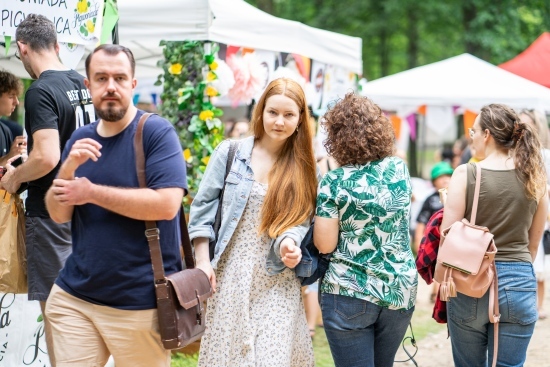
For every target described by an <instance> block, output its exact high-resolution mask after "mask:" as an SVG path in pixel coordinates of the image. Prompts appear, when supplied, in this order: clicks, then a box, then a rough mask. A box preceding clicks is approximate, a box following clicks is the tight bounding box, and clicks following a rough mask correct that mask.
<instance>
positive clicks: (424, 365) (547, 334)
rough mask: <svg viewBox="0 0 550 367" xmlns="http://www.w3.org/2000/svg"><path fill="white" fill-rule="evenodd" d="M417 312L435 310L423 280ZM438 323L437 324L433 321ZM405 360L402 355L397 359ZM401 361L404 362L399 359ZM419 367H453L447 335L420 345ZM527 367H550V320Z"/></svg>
mask: <svg viewBox="0 0 550 367" xmlns="http://www.w3.org/2000/svg"><path fill="white" fill-rule="evenodd" d="M419 283H420V287H419V293H418V301H417V306H416V307H417V309H418V308H420V307H423V308H428V309H430V310H431V308H432V305H431V304H430V302H429V301H428V299H429V292H430V289H429V286H427V285H426V284H425V283H424V281H423V280H421V279H420V280H419ZM545 283H546V294H545V296H546V297H545V303H544V305H545V309H546V310H548V311H550V274H549V275H547V277H546V282H545ZM433 322H435V321H433ZM400 356H404V354H401V352H400V353H399V354H398V355H397V357H400ZM397 359H401V358H397ZM414 359H415V360H416V362H417V364H418V366H419V367H452V366H453V358H452V354H451V341H450V339H447V331H446V330H444V331H442V332H440V333H437V334H434V335H429V336H427V337H426V338H424V339H422V340H421V341H420V342H418V353H417V355H416V356H415V358H414ZM394 366H395V367H403V366H407V367H408V366H414V364H413V363H412V362H406V363H396V364H395V365H394ZM525 367H550V318H547V319H545V320H539V321H538V322H537V324H536V326H535V333H534V334H533V338H532V339H531V343H530V344H529V349H528V350H527V361H526V363H525Z"/></svg>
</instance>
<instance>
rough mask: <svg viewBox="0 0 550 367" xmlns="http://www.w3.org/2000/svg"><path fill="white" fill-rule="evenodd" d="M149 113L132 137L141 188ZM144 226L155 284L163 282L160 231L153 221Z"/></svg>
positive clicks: (184, 236)
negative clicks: (144, 129) (144, 138)
mask: <svg viewBox="0 0 550 367" xmlns="http://www.w3.org/2000/svg"><path fill="white" fill-rule="evenodd" d="M151 115H152V114H151V113H145V114H143V115H142V116H141V118H140V119H139V122H138V125H137V128H136V134H135V137H134V151H135V155H136V172H137V176H138V182H139V187H142V188H146V187H147V181H146V174H145V152H144V150H143V126H144V125H145V122H146V121H147V119H148V118H149V117H150V116H151ZM179 215H180V235H181V246H182V247H183V253H184V256H185V265H186V267H187V269H193V268H194V267H195V261H194V259H193V252H192V251H191V241H190V240H189V232H188V231H187V224H186V222H185V215H184V212H183V209H180V213H179ZM145 228H146V229H145V237H147V242H148V243H149V252H150V254H151V263H152V265H153V276H154V278H155V284H158V283H162V282H165V274H164V264H163V262H162V252H161V248H160V231H159V229H158V228H157V223H156V222H155V221H145Z"/></svg>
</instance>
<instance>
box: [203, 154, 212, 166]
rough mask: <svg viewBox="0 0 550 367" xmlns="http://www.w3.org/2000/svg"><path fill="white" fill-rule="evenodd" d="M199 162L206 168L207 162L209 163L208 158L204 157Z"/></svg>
mask: <svg viewBox="0 0 550 367" xmlns="http://www.w3.org/2000/svg"><path fill="white" fill-rule="evenodd" d="M201 162H202V163H204V165H205V166H207V165H208V162H210V156H208V157H204V158H203V159H201Z"/></svg>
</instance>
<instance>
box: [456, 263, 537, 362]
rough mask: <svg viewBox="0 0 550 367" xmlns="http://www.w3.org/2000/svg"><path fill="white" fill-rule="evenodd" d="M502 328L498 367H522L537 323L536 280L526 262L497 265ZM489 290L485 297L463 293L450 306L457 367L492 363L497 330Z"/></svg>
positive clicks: (499, 341)
mask: <svg viewBox="0 0 550 367" xmlns="http://www.w3.org/2000/svg"><path fill="white" fill-rule="evenodd" d="M496 269H497V274H498V299H499V307H500V314H501V317H500V325H499V335H498V360H497V366H502V367H504V366H506V367H514V366H523V363H524V362H525V358H526V354H527V346H528V345H529V341H530V340H531V336H532V335H533V330H534V329H535V322H536V321H537V318H538V314H537V281H536V278H535V273H534V271H533V266H532V265H531V264H530V263H526V262H497V263H496ZM488 309H489V291H487V293H486V294H485V295H484V296H483V297H482V298H472V297H468V296H465V295H463V294H460V293H459V294H458V297H456V298H451V301H449V302H448V303H447V313H448V325H449V334H450V336H451V344H452V348H453V359H454V363H455V366H456V367H486V366H487V363H488V362H487V361H489V363H492V360H493V349H494V348H493V340H494V339H493V338H494V327H493V324H491V323H490V322H489V312H488Z"/></svg>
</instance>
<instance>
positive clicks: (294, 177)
mask: <svg viewBox="0 0 550 367" xmlns="http://www.w3.org/2000/svg"><path fill="white" fill-rule="evenodd" d="M274 95H284V96H286V97H288V98H290V99H292V100H293V101H294V102H295V103H296V105H297V106H298V109H299V110H300V119H299V122H298V130H297V131H296V132H295V133H293V134H292V135H291V136H290V137H289V138H288V139H287V140H286V142H285V144H284V146H283V148H282V149H281V152H280V153H279V157H278V158H277V160H276V161H275V163H274V164H273V167H272V168H271V171H270V172H269V176H268V180H269V181H268V182H269V186H268V189H267V194H266V196H265V199H264V204H263V207H262V212H261V223H260V228H259V232H260V233H264V232H266V233H267V234H268V235H269V237H271V238H275V237H277V236H279V235H281V234H282V233H283V232H285V231H286V230H288V229H289V228H291V227H294V226H297V225H299V224H301V223H303V222H305V221H306V220H307V219H308V218H311V217H312V215H313V210H314V208H315V199H316V197H317V174H316V172H317V171H316V165H315V157H314V154H313V128H312V126H311V124H310V119H309V110H308V108H307V104H306V97H305V94H304V91H303V89H302V87H300V85H299V84H298V83H296V82H295V81H293V80H291V79H286V78H280V79H275V80H273V81H272V82H271V83H269V85H268V86H267V88H266V90H265V91H264V93H263V94H262V96H261V97H260V99H259V100H258V103H257V104H256V107H255V108H254V112H253V114H252V131H253V132H254V138H255V140H261V139H262V137H263V136H264V134H265V130H264V124H263V112H264V109H265V104H266V101H267V99H268V98H269V97H271V96H274Z"/></svg>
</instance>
